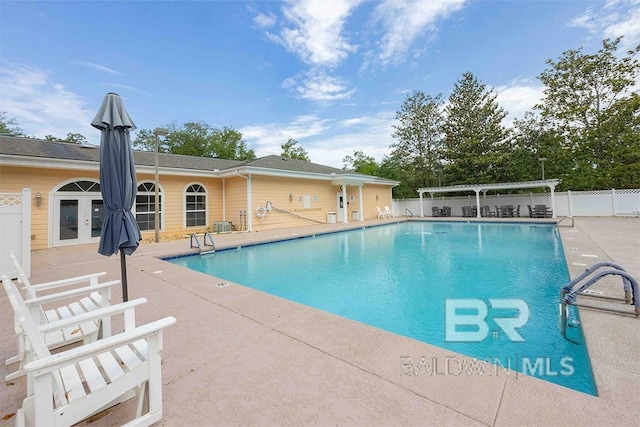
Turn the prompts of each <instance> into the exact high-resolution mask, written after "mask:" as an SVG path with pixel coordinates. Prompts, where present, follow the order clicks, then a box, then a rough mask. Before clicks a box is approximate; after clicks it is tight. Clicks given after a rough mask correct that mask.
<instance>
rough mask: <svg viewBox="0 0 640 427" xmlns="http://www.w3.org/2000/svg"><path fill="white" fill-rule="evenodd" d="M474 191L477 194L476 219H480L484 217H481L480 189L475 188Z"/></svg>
mask: <svg viewBox="0 0 640 427" xmlns="http://www.w3.org/2000/svg"><path fill="white" fill-rule="evenodd" d="M473 190H474V191H475V192H476V218H480V217H481V216H482V215H480V189H479V188H474V189H473Z"/></svg>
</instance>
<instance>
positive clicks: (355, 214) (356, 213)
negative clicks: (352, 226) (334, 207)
mask: <svg viewBox="0 0 640 427" xmlns="http://www.w3.org/2000/svg"><path fill="white" fill-rule="evenodd" d="M351 218H353V220H354V221H360V211H353V212H351Z"/></svg>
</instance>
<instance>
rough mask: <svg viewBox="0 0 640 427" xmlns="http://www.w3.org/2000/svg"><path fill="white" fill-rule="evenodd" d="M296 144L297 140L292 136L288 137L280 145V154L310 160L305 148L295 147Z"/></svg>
mask: <svg viewBox="0 0 640 427" xmlns="http://www.w3.org/2000/svg"><path fill="white" fill-rule="evenodd" d="M297 144H298V141H297V140H295V139H293V138H289V140H288V141H287V142H284V143H282V144H281V145H280V148H281V149H282V154H281V156H284V157H288V158H290V159H298V160H304V161H305V162H310V161H311V160H309V153H307V150H305V149H304V148H302V147H296V145H297Z"/></svg>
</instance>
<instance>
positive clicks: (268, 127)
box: [239, 111, 396, 168]
mask: <svg viewBox="0 0 640 427" xmlns="http://www.w3.org/2000/svg"><path fill="white" fill-rule="evenodd" d="M395 114H396V113H395V112H394V111H380V112H378V113H376V114H372V115H364V116H360V117H352V118H349V119H346V120H340V121H335V120H333V119H322V118H320V117H318V116H317V115H315V114H311V115H305V116H298V117H296V118H295V119H294V120H293V121H292V122H291V123H284V124H283V123H269V124H264V125H254V126H247V127H244V128H242V129H239V131H240V132H242V136H243V137H244V138H245V139H246V140H247V143H248V145H249V146H252V147H256V154H257V155H258V156H266V155H269V154H279V153H280V151H281V149H280V144H282V143H283V142H286V141H287V140H288V139H289V138H295V139H296V140H297V141H298V143H299V146H301V147H302V148H304V149H305V150H307V152H308V153H309V157H310V158H311V161H312V162H314V163H320V164H323V165H327V166H333V167H337V168H342V166H343V163H342V159H343V158H344V157H345V156H346V155H352V154H353V152H354V151H355V150H362V151H363V152H364V154H365V155H368V156H372V157H374V158H375V159H376V160H377V161H378V162H379V161H381V160H382V158H383V157H384V156H385V155H388V154H389V153H390V150H389V145H391V144H392V143H393V142H394V140H393V138H391V133H392V131H393V129H392V126H393V124H394V123H395Z"/></svg>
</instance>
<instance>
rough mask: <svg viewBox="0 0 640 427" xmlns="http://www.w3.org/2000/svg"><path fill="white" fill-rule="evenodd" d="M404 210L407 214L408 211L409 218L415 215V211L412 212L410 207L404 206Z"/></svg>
mask: <svg viewBox="0 0 640 427" xmlns="http://www.w3.org/2000/svg"><path fill="white" fill-rule="evenodd" d="M404 212H405V214H407V213H408V215H407V216H408V217H409V218H411V217H413V212H411V211H410V210H409V208H404Z"/></svg>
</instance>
